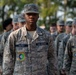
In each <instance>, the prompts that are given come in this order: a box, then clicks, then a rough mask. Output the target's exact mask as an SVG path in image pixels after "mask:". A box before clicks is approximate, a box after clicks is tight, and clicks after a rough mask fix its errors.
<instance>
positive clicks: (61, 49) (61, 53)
mask: <svg viewBox="0 0 76 75" xmlns="http://www.w3.org/2000/svg"><path fill="white" fill-rule="evenodd" d="M71 37H72V34H71V33H70V34H68V35H66V36H65V37H64V38H63V40H62V42H61V44H60V47H59V52H58V68H59V69H60V70H61V69H62V66H63V58H64V53H65V48H66V44H67V41H68V39H69V38H71Z"/></svg>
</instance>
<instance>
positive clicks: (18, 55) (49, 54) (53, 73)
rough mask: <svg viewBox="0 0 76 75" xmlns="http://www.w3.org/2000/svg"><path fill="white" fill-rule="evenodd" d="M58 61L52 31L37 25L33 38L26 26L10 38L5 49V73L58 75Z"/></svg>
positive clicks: (8, 74) (15, 74) (4, 74)
mask: <svg viewBox="0 0 76 75" xmlns="http://www.w3.org/2000/svg"><path fill="white" fill-rule="evenodd" d="M56 62H57V59H56V52H55V50H54V45H53V42H52V39H51V37H50V33H48V32H47V31H45V30H43V29H40V28H38V27H37V29H36V33H35V35H34V38H33V39H32V38H31V37H30V35H29V34H28V32H27V30H26V27H25V26H24V27H22V28H21V29H18V30H16V31H14V32H12V33H11V34H10V36H9V38H8V41H7V44H6V47H5V49H4V57H3V75H57V63H56ZM47 63H48V65H49V70H48V71H49V72H48V74H47V68H46V66H47Z"/></svg>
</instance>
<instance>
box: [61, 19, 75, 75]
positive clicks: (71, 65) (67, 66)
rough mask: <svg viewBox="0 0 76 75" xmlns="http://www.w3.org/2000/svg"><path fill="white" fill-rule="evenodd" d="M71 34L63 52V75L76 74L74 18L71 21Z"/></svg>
mask: <svg viewBox="0 0 76 75" xmlns="http://www.w3.org/2000/svg"><path fill="white" fill-rule="evenodd" d="M72 35H73V36H72V37H70V38H69V40H68V42H67V45H66V49H65V53H64V61H63V68H62V74H63V75H76V19H74V20H73V23H72Z"/></svg>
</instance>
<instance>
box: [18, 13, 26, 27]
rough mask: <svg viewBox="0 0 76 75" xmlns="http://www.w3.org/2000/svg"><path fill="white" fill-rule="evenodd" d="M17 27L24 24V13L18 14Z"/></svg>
mask: <svg viewBox="0 0 76 75" xmlns="http://www.w3.org/2000/svg"><path fill="white" fill-rule="evenodd" d="M18 23H19V28H21V27H23V26H24V25H25V24H26V20H25V18H24V15H22V14H20V15H19V18H18Z"/></svg>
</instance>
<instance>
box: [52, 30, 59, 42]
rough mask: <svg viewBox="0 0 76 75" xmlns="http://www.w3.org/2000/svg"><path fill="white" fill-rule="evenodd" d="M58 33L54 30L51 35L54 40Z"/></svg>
mask: <svg viewBox="0 0 76 75" xmlns="http://www.w3.org/2000/svg"><path fill="white" fill-rule="evenodd" d="M58 35H59V33H58V32H57V31H56V32H54V34H52V35H51V36H52V37H53V40H54V41H55V39H56V37H57V36H58Z"/></svg>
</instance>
